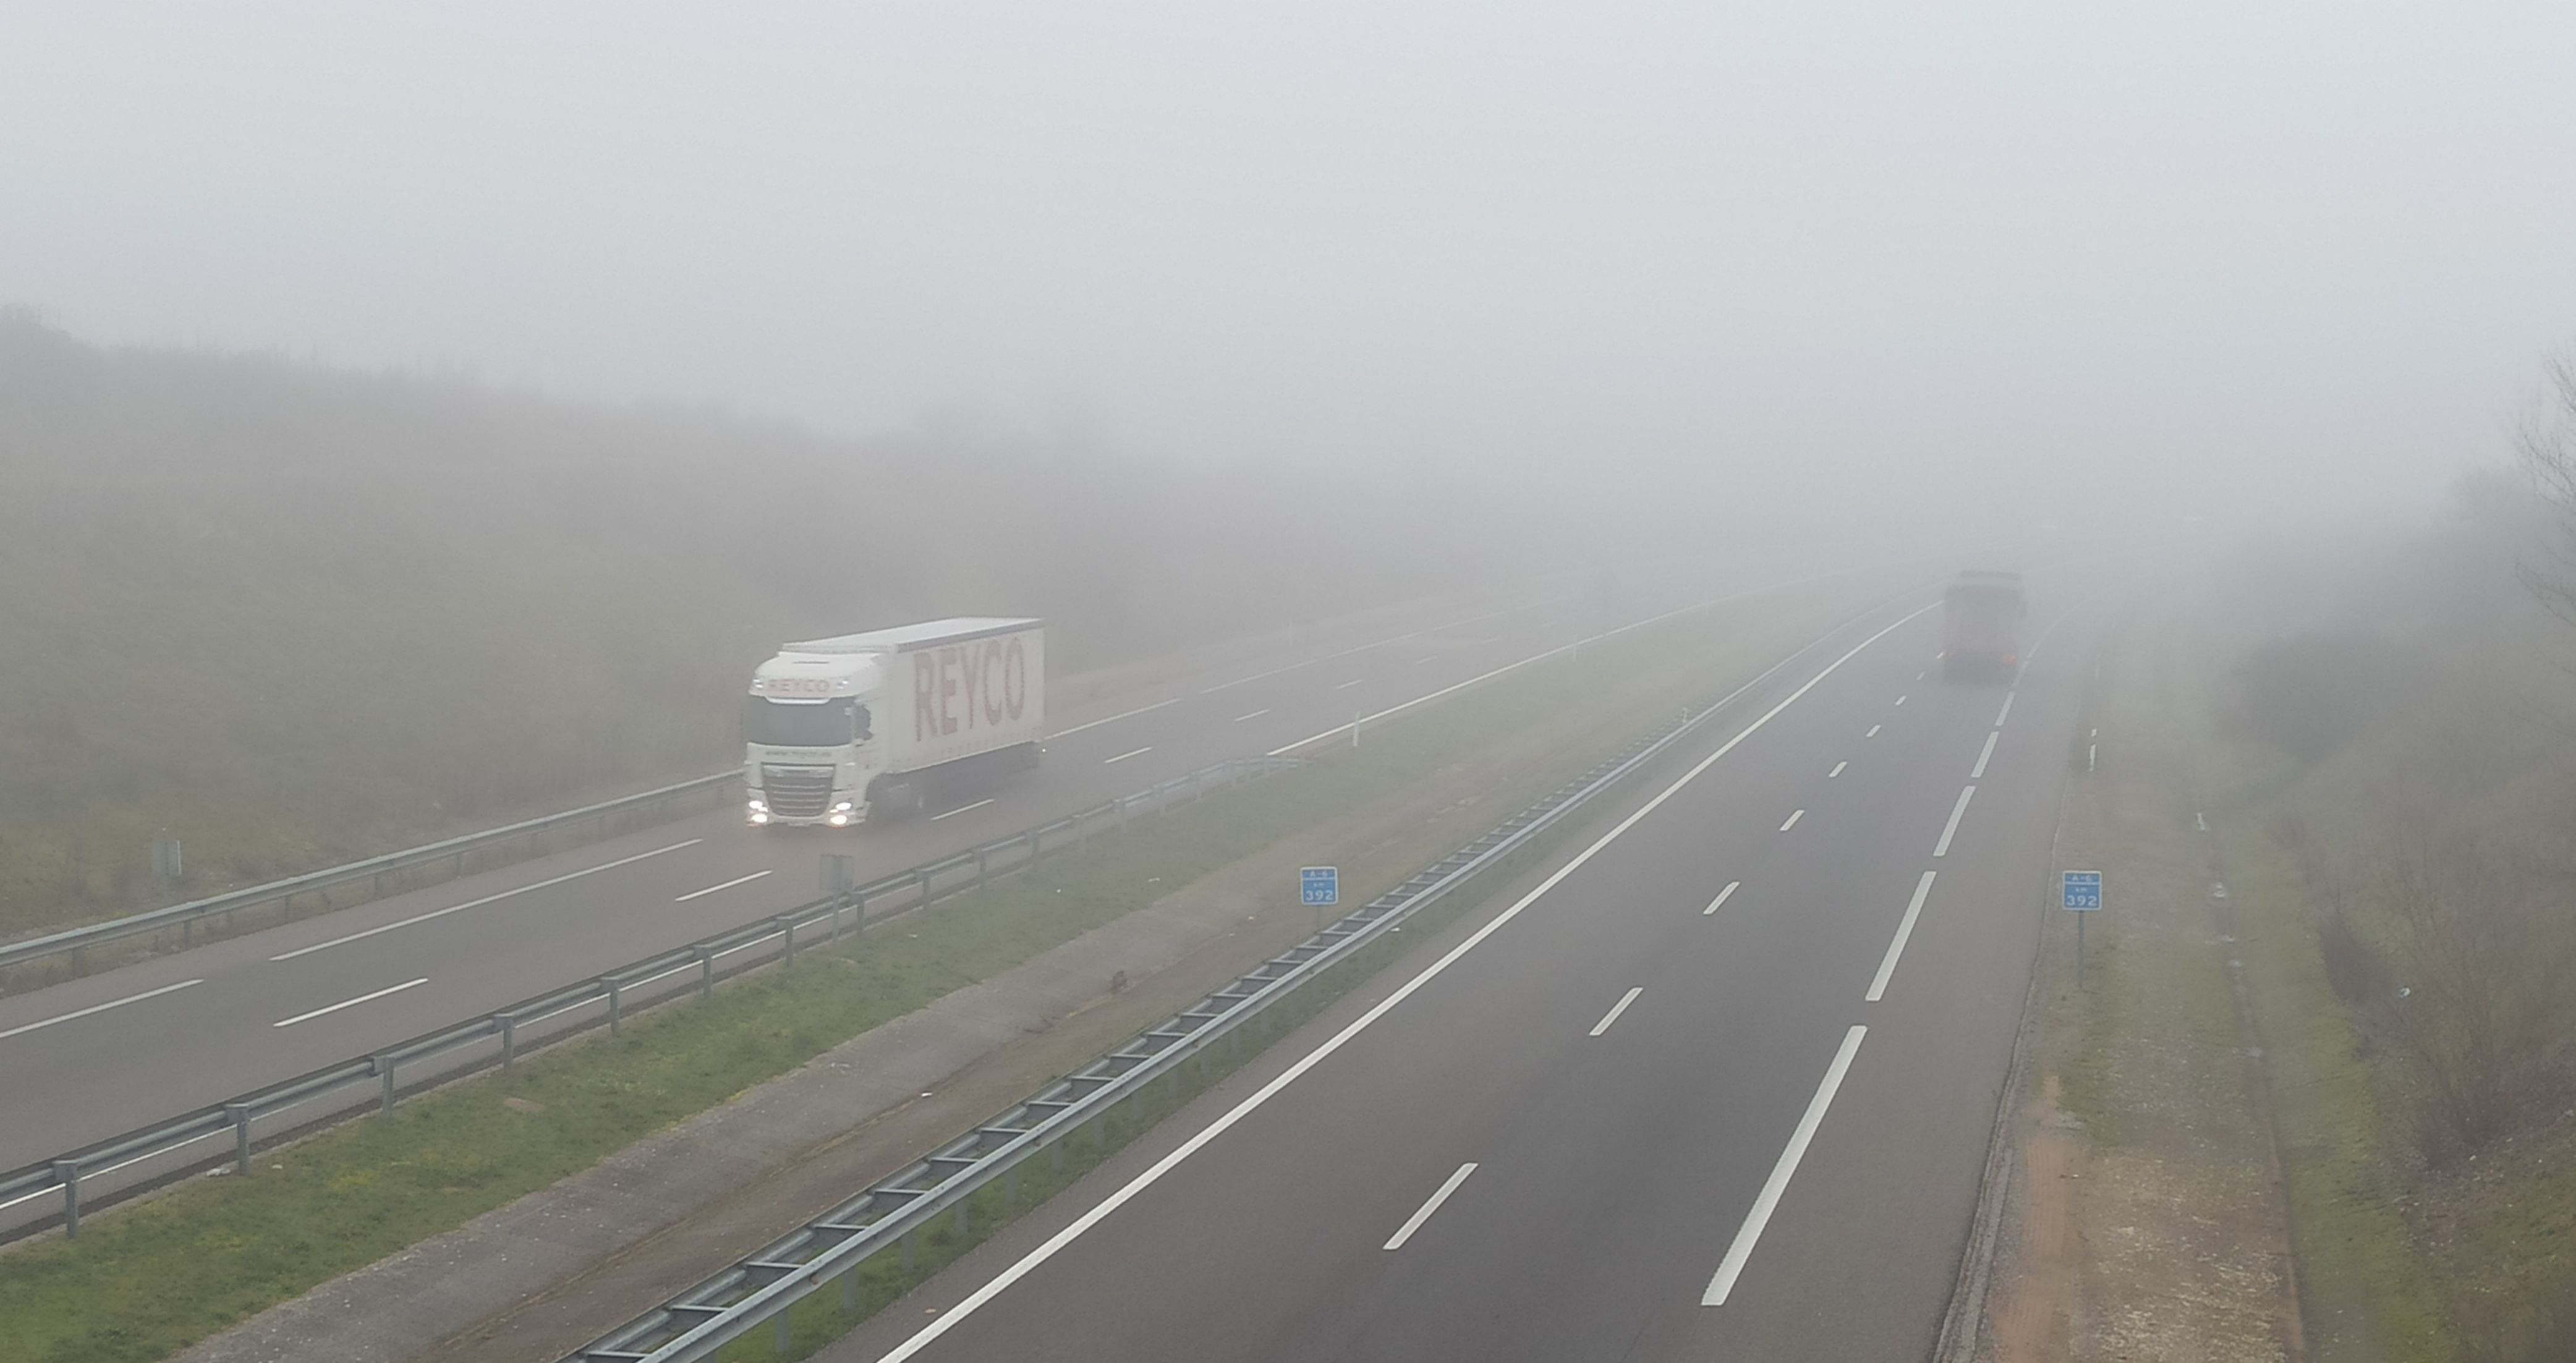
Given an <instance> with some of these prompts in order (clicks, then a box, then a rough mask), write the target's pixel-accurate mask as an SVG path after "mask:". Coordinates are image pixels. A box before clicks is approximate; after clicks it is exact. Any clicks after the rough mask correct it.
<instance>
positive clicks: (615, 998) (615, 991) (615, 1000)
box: [602, 979, 626, 1036]
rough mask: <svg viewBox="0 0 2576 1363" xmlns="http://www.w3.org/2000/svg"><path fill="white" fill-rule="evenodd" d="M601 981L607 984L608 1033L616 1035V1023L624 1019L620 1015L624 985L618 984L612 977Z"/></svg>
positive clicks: (622, 1006)
mask: <svg viewBox="0 0 2576 1363" xmlns="http://www.w3.org/2000/svg"><path fill="white" fill-rule="evenodd" d="M602 983H604V984H606V985H607V986H608V1034H609V1035H610V1036H615V1035H617V1028H618V1024H619V1023H621V1022H623V1021H624V1020H625V1019H624V1018H623V1017H622V1016H620V1015H621V1014H622V1013H624V1011H625V1008H624V1004H625V1002H626V1000H625V997H624V995H625V991H626V986H624V985H622V984H619V983H618V982H617V981H616V980H613V979H612V980H605V981H602Z"/></svg>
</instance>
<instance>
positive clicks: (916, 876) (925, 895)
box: [912, 867, 930, 909]
mask: <svg viewBox="0 0 2576 1363" xmlns="http://www.w3.org/2000/svg"><path fill="white" fill-rule="evenodd" d="M912 883H913V884H914V885H915V886H917V887H919V889H920V890H921V900H920V902H919V903H917V904H914V905H913V907H914V908H916V909H926V908H929V907H930V872H929V871H927V870H924V869H922V868H920V867H914V868H913V872H912Z"/></svg>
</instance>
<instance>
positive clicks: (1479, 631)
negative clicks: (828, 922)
mask: <svg viewBox="0 0 2576 1363" xmlns="http://www.w3.org/2000/svg"><path fill="white" fill-rule="evenodd" d="M1685 599H1686V598H1677V599H1673V600H1646V601H1639V602H1637V603H1635V604H1634V605H1633V606H1632V607H1631V611H1630V613H1629V614H1628V615H1627V616H1623V617H1617V618H1605V617H1604V616H1603V615H1601V614H1600V613H1599V612H1598V611H1596V610H1593V609H1590V608H1588V607H1586V606H1584V605H1582V604H1580V603H1576V602H1569V601H1564V600H1559V601H1554V602H1549V603H1541V604H1537V605H1531V606H1524V607H1521V608H1517V609H1513V610H1509V611H1504V612H1500V613H1496V614H1491V615H1481V616H1477V617H1475V618H1468V619H1459V620H1450V621H1439V622H1435V623H1434V626H1433V627H1431V628H1427V629H1423V630H1417V631H1412V632H1407V633H1404V634H1401V635H1400V636H1398V637H1392V638H1388V639H1383V640H1380V641H1378V642H1376V643H1373V644H1367V645H1362V646H1358V647H1352V648H1335V649H1327V650H1320V651H1309V652H1303V653H1293V654H1285V655H1281V656H1276V657H1271V658H1265V659H1257V660H1252V661H1246V662H1241V663H1237V664H1234V665H1231V666H1229V667H1226V668H1223V669H1219V670H1216V671H1211V672H1208V673H1205V674H1201V675H1186V676H1175V677H1172V678H1170V679H1168V680H1167V681H1165V682H1163V683H1161V684H1159V685H1155V686H1152V687H1149V688H1146V689H1144V690H1142V691H1140V692H1137V693H1133V694H1129V695H1125V696H1121V697H1117V698H1115V699H1114V700H1113V701H1109V702H1105V703H1103V704H1101V705H1098V706H1095V707H1092V708H1090V709H1088V710H1081V711H1075V712H1071V713H1060V714H1057V715H1054V716H1053V717H1052V718H1053V719H1054V721H1055V729H1054V731H1053V733H1052V734H1051V735H1050V737H1049V740H1048V743H1047V749H1048V751H1047V757H1046V762H1045V765H1044V766H1042V767H1041V768H1040V769H1039V770H1038V771H1036V772H1033V773H1029V774H1026V775H1024V776H1021V777H1019V778H1016V779H1013V780H1009V781H1006V782H1001V783H997V784H995V785H994V786H993V787H991V788H990V789H989V790H986V791H979V792H976V793H973V794H969V795H965V796H961V797H960V798H959V799H958V800H957V801H955V802H953V803H952V804H951V805H950V806H948V807H946V808H935V809H933V810H931V811H929V813H930V814H931V816H932V817H927V818H921V819H915V820H909V821H904V822H901V823H895V824H889V825H886V826H883V827H874V828H867V829H862V830H852V831H846V832H844V831H838V830H824V829H770V830H754V829H750V828H747V827H745V826H744V825H743V821H742V817H741V815H740V814H739V813H738V812H736V811H734V810H732V809H730V808H728V809H724V810H719V811H715V812H712V813H708V814H705V815H701V816H697V817H694V818H691V819H686V820H682V821H679V822H675V823H671V824H666V825H662V826H660V827H656V828H652V829H648V830H645V831H643V832H640V833H636V834H633V835H630V836H626V837H622V838H618V839H615V840H611V841H606V842H600V843H594V844H591V845H589V846H586V847H582V848H579V849H575V850H571V851H567V852H563V853H560V854H557V855H553V856H548V857H544V858H541V859H537V860H533V861H528V862H523V863H520V864H518V865H514V866H509V867H504V868H500V869H496V870H494V871H491V872H487V873H484V874H480V875H474V876H469V877H466V878H463V879H460V880H455V881H450V882H447V883H445V884H442V885H437V886H433V887H430V888H427V889H424V890H420V891H417V892H413V893H408V894H403V895H399V896H395V897H392V898H388V899H384V900H380V901H376V902H374V903H371V904H366V905H362V906H358V907H354V908H350V909H344V910H341V911H339V912H336V913H330V914H324V915H318V916H316V917H313V918H309V919H306V920H304V921H302V922H298V923H293V924H288V925H284V926H281V927H278V928H274V929H270V930H267V931H262V932H258V933H254V934H249V935H245V936H242V937H237V938H233V939H230V940H227V941H222V942H217V943H213V944H210V945H207V946H202V947H199V948H197V949H195V950H192V951H187V952H183V953H179V954H175V955H170V956H164V957H159V958H155V959H152V960H148V961H143V962H139V963H137V964H135V965H132V966H128V967H125V968H122V969H118V970H114V971H109V972H105V973H102V974H99V975H95V976H90V977H87V978H84V979H78V980H73V981H70V982H67V983H64V984H60V985H56V986H53V987H51V988H47V989H42V990H38V991H34V992H31V993H27V994H23V995H18V996H13V997H9V998H5V999H0V1094H7V1095H10V1100H9V1101H7V1102H6V1103H0V1169H6V1168H15V1167H18V1166H20V1165H24V1164H27V1163H31V1162H34V1161H37V1160H41V1159H46V1158H50V1157H52V1156H54V1155H57V1154H61V1153H63V1152H65V1151H68V1150H71V1149H74V1148H77V1147H80V1146H82V1145H85V1144H88V1143H90V1142H94V1141H98V1140H102V1139H105V1138H107V1137H110V1136H113V1135H115V1134H117V1133H119V1132H122V1131H126V1130H129V1129H132V1128H134V1127H136V1126H140V1125H142V1124H145V1123H147V1122H152V1121H156V1120H160V1119H162V1118H165V1117H169V1116H173V1115H176V1114H178V1113H180V1112H183V1111H187V1110H189V1109H192V1108H196V1107H200V1106H204V1105H208V1104H212V1103H216V1102H220V1101H223V1100H224V1099H227V1098H230V1097H232V1096H234V1095H235V1094H239V1093H242V1092H246V1091H248V1090H251V1089H253V1088H257V1087H259V1086H261V1085H264V1084H269V1083H274V1082H277V1081H280V1080H284V1079H288V1078H292V1077H294V1076H296V1075H298V1074H302V1073H304V1072H306V1071H308V1070H312V1069H315V1068H318V1067H320V1066H323V1065H327V1064H332V1063H335V1062H338V1061H341V1060H345V1059H348V1058H350V1057H353V1056H362V1055H365V1054H367V1053H369V1051H370V1050H371V1049H373V1048H376V1047H381V1046H385V1045H390V1044H392V1043H395V1042H398V1041H401V1040H403V1039H405V1038H408V1037H411V1036H414V1035H417V1034H419V1033H421V1032H424V1031H427V1030H429V1029H431V1028H434V1027H438V1026H443V1025H446V1024H448V1023H452V1022H457V1021H461V1020H463V1019H466V1018H469V1017H473V1016H475V1015H477V1014H480V1013H483V1012H487V1011H489V1010H491V1009H494V1008H498V1007H501V1006H503V1005H506V1004H509V1003H511V1002H514V1001H516V1000H518V999H521V998H526V997H529V996H532V995H535V994H538V993H541V992H543V991H545V990H548V989H552V988H556V987H559V986H563V985H567V984H571V983H574V982H576V981H579V980H581V979H584V978H587V977H589V976H592V975H596V974H598V973H599V972H601V971H604V970H610V969H614V968H616V967H618V966H621V965H624V964H626V963H628V962H630V961H633V960H636V959H639V958H641V957H644V956H647V955H650V954H652V953H655V952H658V951H663V950H668V949H671V948H674V947H678V946H681V945H684V944H685V943H687V942H689V941H692V940H695V939H696V938H699V937H702V936H706V935H708V934H710V933H713V932H717V931H721V930H724V929H726V928H729V927H733V926H735V925H738V924H742V923H748V922H751V921H753V920H755V919H758V918H761V917H764V916H766V915H768V914H773V913H776V912H779V911H781V910H784V909H788V908H791V907H794V906H796V905H799V904H803V903H807V902H810V901H811V900H812V899H813V898H814V897H815V896H816V894H817V893H818V885H817V879H818V854H820V853H822V852H825V851H833V852H848V853H851V854H854V855H855V856H856V857H857V859H858V863H859V868H858V869H859V875H860V878H861V879H863V880H865V879H871V878H874V877H876V876H879V875H883V874H887V873H890V872H893V871H897V870H901V869H903V868H905V867H908V866H913V865H918V864H920V863H922V862H925V861H930V860H934V859H936V858H938V857H941V856H945V855H947V854H949V853H951V852H955V851H958V850H961V849H964V848H967V847H971V846H973V845H975V844H977V843H980V842H984V841H986V840H989V839H992V838H996V837H1001V836H1006V835H1008V834H1011V833H1014V832H1017V831H1018V830H1020V829H1023V828H1027V827H1031V826H1033V825H1036V824H1039V823H1044V822H1046V821H1048V820H1050V819H1054V818H1058V817H1061V816H1062V815H1065V814H1068V813H1070V812H1072V811H1074V810H1076V809H1080V808H1085V807H1088V806H1090V805H1093V804H1096V803H1098V802H1100V801H1102V800H1105V799H1108V798H1110V797H1112V796H1116V795H1120V794H1125V793H1128V792H1132V791H1136V790H1140V789H1143V788H1145V787H1147V786H1149V785H1151V784H1153V783H1154V782H1156V781H1159V780H1162V779H1164V778H1167V777H1171V776H1176V775H1179V774H1180V773H1182V772H1185V771H1189V770H1191V769H1193V768H1196V767H1200V766H1203V765H1206V764H1208V763H1211V762H1214V761H1217V760H1219V759H1222V758H1225V757H1230V756H1241V755H1248V754H1257V753H1262V752H1267V751H1272V750H1276V749H1282V748H1287V747H1291V746H1293V745H1295V744H1297V743H1299V742H1300V741H1303V740H1310V739H1313V738H1314V737H1315V736H1316V735H1318V734H1330V733H1332V732H1333V731H1335V730H1336V729H1337V728H1339V727H1340V726H1346V725H1348V724H1349V723H1350V722H1351V721H1352V719H1353V717H1354V716H1356V715H1372V714H1378V713H1381V712H1384V711H1387V710H1389V709H1391V708H1395V707H1401V706H1406V705H1409V704H1412V703H1414V702H1417V701H1424V700H1426V699H1427V698H1432V697H1439V696H1442V695H1443V694H1444V693H1448V692H1451V691H1452V690H1454V689H1455V688H1458V687H1460V686H1461V685H1462V684H1464V683H1468V682H1471V681H1473V680H1474V679H1477V678H1479V677H1483V676H1486V675H1488V674H1490V673H1492V672H1494V671H1495V670H1496V669H1500V668H1507V667H1511V666H1513V665H1515V664H1519V663H1523V662H1525V661H1527V660H1530V659H1533V658H1543V657H1545V656H1546V655H1547V654H1548V653H1549V652H1550V651H1551V650H1556V649H1561V648H1563V647H1564V646H1565V645H1566V644H1567V643H1569V642H1570V641H1572V640H1575V639H1577V638H1580V637H1583V636H1584V635H1586V634H1590V633H1597V632H1599V631H1600V630H1603V629H1605V628H1610V627H1615V626H1617V625H1620V624H1624V623H1627V622H1629V621H1631V620H1633V619H1636V618H1639V617H1641V616H1645V615H1650V614H1652V613H1655V612H1658V611H1662V610H1666V609H1671V608H1673V607H1675V606H1677V605H1679V604H1682V601H1683V600H1685Z"/></svg>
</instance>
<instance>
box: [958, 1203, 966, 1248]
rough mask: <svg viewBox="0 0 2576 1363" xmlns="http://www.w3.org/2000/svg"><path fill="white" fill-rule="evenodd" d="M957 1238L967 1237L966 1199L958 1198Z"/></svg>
mask: <svg viewBox="0 0 2576 1363" xmlns="http://www.w3.org/2000/svg"><path fill="white" fill-rule="evenodd" d="M957 1238H958V1239H960V1240H963V1239H965V1238H966V1199H965V1198H962V1197H961V1198H959V1199H957Z"/></svg>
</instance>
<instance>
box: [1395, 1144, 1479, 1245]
mask: <svg viewBox="0 0 2576 1363" xmlns="http://www.w3.org/2000/svg"><path fill="white" fill-rule="evenodd" d="M1474 1172H1476V1166H1475V1165H1474V1164H1472V1163H1469V1164H1461V1165H1459V1166H1458V1172H1456V1173H1454V1174H1451V1175H1450V1176H1449V1181H1448V1182H1446V1183H1443V1184H1441V1185H1440V1191H1438V1192H1436V1193H1433V1194H1432V1195H1431V1200H1430V1201H1428V1202H1425V1203H1423V1204H1422V1206H1421V1207H1420V1208H1419V1209H1418V1210H1416V1211H1415V1212H1414V1213H1413V1215H1412V1216H1410V1217H1408V1218H1406V1219H1405V1223H1404V1226H1403V1228H1402V1229H1400V1230H1398V1231H1397V1232H1396V1233H1395V1238H1394V1239H1392V1240H1389V1241H1387V1242H1386V1244H1385V1245H1383V1246H1381V1248H1384V1249H1402V1248H1404V1242H1405V1241H1407V1240H1410V1239H1412V1238H1413V1233H1414V1232H1415V1231H1418V1230H1420V1229H1422V1223H1423V1222H1425V1221H1428V1220H1430V1219H1431V1214H1432V1213H1433V1212H1436V1211H1438V1210H1440V1204H1441V1203H1443V1202H1446V1201H1448V1200H1449V1195H1450V1194H1451V1193H1454V1192H1456V1191H1458V1185H1459V1184H1461V1183H1464V1182H1466V1181H1467V1175H1469V1174H1472V1173H1474Z"/></svg>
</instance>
